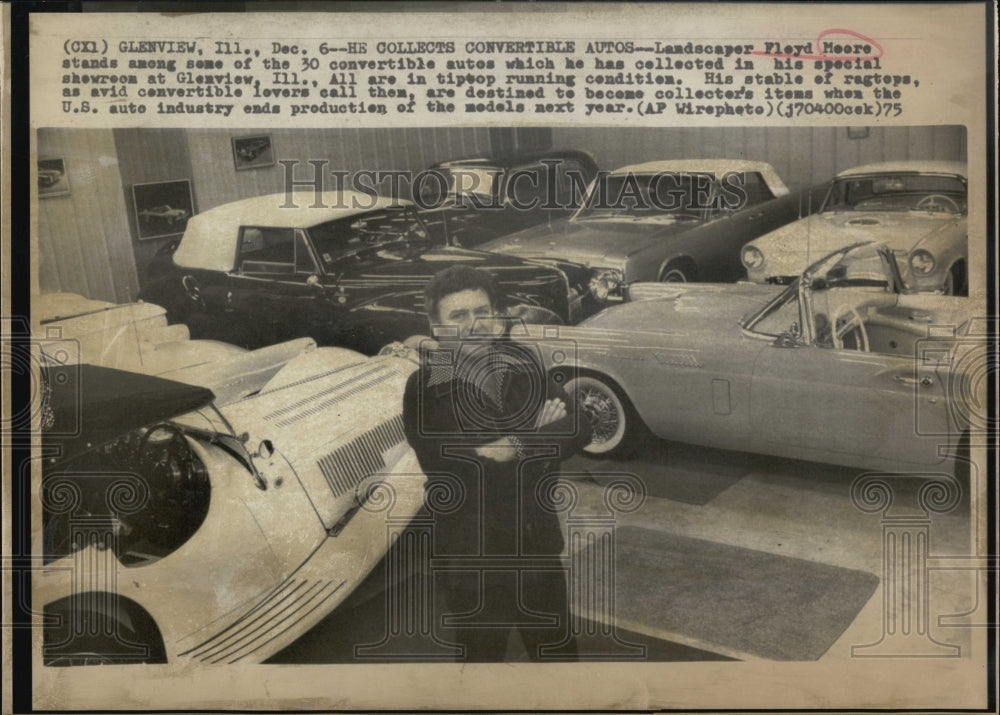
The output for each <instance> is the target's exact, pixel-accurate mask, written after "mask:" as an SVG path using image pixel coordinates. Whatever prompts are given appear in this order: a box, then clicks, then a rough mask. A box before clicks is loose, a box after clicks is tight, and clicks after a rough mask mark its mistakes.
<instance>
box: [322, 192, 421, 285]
mask: <svg viewBox="0 0 1000 715" xmlns="http://www.w3.org/2000/svg"><path fill="white" fill-rule="evenodd" d="M390 213H396V214H399V215H400V216H405V217H406V218H409V219H410V220H411V221H412V222H413V223H415V224H416V225H417V226H419V227H420V231H422V233H423V235H422V236H420V237H418V238H417V239H414V238H411V237H407V238H403V237H396V238H394V239H387V240H385V241H383V242H379V243H377V244H371V245H368V244H365V243H361V244H360V245H358V246H356V247H354V248H352V249H350V250H346V251H344V252H342V253H338V254H336V255H334V256H333V257H332V258H331V260H330V262H329V263H327V261H326V260H325V259H324V257H323V252H322V250H321V249H320V245H319V243H318V241H317V237H316V235H315V234H314V233H313V231H314V230H315V229H316V228H318V227H320V226H328V225H330V224H343V225H346V226H347V227H350V225H351V224H352V223H354V222H355V221H358V220H360V219H363V218H365V217H368V216H376V215H388V214H390ZM302 231H303V233H304V234H305V237H306V241H307V243H308V245H309V247H310V249H311V250H312V255H313V258H314V260H315V262H316V263H317V265H318V267H319V270H320V273H321V275H328V276H336V275H339V274H341V273H343V272H344V271H342V270H338V266H339V265H340V264H341V263H343V262H344V261H345V260H347V259H350V258H352V257H357V256H361V255H362V254H377V253H378V252H379V251H384V250H386V249H387V248H390V247H393V246H397V247H398V246H400V245H406V246H410V247H413V248H417V247H423V250H428V249H430V248H432V247H433V246H434V238H433V236H432V235H431V232H430V231H429V230H428V228H427V224H426V223H424V220H423V219H422V218H421V217H420V213H419V212H418V211H416V210H415V209H414V208H413V207H412V206H408V205H407V206H388V207H383V208H378V209H372V210H370V211H364V212H362V213H357V214H353V215H351V216H345V217H342V218H336V219H331V220H329V221H323V222H321V223H317V224H313V225H312V226H308V227H306V228H304V229H302ZM419 252H421V253H422V252H423V251H419ZM404 259H405V257H402V256H401V257H400V258H399V259H398V260H404ZM385 260H390V259H385Z"/></svg>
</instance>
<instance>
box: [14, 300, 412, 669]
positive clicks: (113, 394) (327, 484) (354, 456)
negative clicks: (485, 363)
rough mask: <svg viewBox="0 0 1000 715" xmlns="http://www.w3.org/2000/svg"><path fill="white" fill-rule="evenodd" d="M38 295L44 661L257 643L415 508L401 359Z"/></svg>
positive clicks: (37, 594) (248, 656) (243, 657)
mask: <svg viewBox="0 0 1000 715" xmlns="http://www.w3.org/2000/svg"><path fill="white" fill-rule="evenodd" d="M39 303H41V304H42V305H43V306H44V307H45V309H44V310H40V312H38V313H37V314H36V316H35V318H36V321H35V330H34V333H35V336H36V338H37V339H38V341H39V342H40V343H41V344H42V352H43V355H44V362H45V365H44V367H43V368H42V369H41V374H42V375H43V377H44V379H43V380H42V382H41V386H42V389H41V390H40V410H39V420H40V422H41V425H42V430H43V437H42V450H43V454H44V455H45V459H44V460H43V466H42V481H41V486H40V489H39V494H40V501H41V513H42V525H43V528H42V531H41V532H40V533H38V534H36V535H35V536H36V545H35V549H36V553H40V554H42V556H43V561H44V567H43V568H40V569H38V570H36V571H35V572H34V573H33V576H32V601H33V603H35V604H37V605H38V608H39V609H42V610H43V611H44V614H45V616H46V623H45V627H44V628H43V636H44V637H43V645H42V656H43V657H42V659H43V662H44V663H45V664H46V665H49V666H60V665H87V664H128V663H169V664H173V665H176V666H178V667H185V663H188V662H191V661H198V662H203V663H237V662H239V663H254V662H260V661H263V660H265V659H266V658H268V657H269V656H270V655H272V654H274V653H276V652H277V651H278V650H280V649H281V648H283V647H284V646H286V645H288V644H289V643H291V642H292V641H294V640H295V639H296V638H297V637H298V636H300V635H301V634H303V633H305V632H306V631H307V630H308V629H309V628H311V627H312V626H313V625H314V624H316V623H317V622H318V621H319V620H320V619H322V618H323V617H324V616H326V615H327V614H328V613H330V611H332V610H333V609H334V608H336V607H337V606H338V605H339V604H340V603H341V602H342V601H343V600H344V599H345V598H346V597H347V596H348V594H350V593H351V592H352V590H353V589H354V588H355V587H356V586H357V585H358V584H359V583H360V582H361V581H363V580H364V578H365V577H366V576H367V575H368V574H369V573H370V572H371V571H372V569H373V567H375V565H376V564H378V563H379V560H380V559H381V558H382V556H383V555H384V554H385V553H386V551H387V549H388V547H389V545H390V541H391V533H390V531H391V530H390V528H389V527H390V526H391V524H397V525H398V524H405V523H407V521H408V519H409V518H410V517H411V516H412V515H413V514H415V513H416V511H417V510H418V509H419V508H420V506H421V504H422V499H423V484H424V481H425V476H424V475H423V473H422V472H421V471H420V468H419V465H418V464H417V461H416V458H415V456H414V454H413V452H412V450H411V449H410V448H409V446H408V445H407V443H406V441H405V438H404V435H403V426H402V416H401V405H402V399H401V397H402V392H403V387H404V384H405V382H406V378H407V377H408V375H409V373H410V372H411V371H412V370H413V369H414V368H415V365H414V364H413V363H412V362H410V361H409V360H406V359H402V358H398V357H391V356H387V357H377V358H366V357H365V356H363V355H361V354H359V353H355V352H353V351H350V350H344V349H340V348H316V347H315V344H314V343H313V342H312V341H311V340H309V339H303V340H296V341H291V342H289V343H283V344H279V345H274V346H271V347H268V348H264V349H262V350H257V351H246V350H242V349H239V348H235V347H233V346H227V345H224V344H221V343H215V342H212V341H198V340H189V339H187V331H186V328H184V327H183V326H167V325H166V319H165V317H164V311H163V309H162V308H159V307H158V306H153V305H148V304H131V305H126V306H114V305H111V304H106V303H101V302H99V301H84V300H82V299H79V297H73V296H55V297H50V298H49V300H48V301H39ZM122 368H127V370H125V369H122ZM213 393H214V394H213Z"/></svg>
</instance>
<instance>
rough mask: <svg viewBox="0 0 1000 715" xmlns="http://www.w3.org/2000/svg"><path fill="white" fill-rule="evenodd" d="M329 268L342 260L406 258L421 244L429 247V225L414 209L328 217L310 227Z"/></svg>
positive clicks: (321, 255)
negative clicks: (423, 222) (427, 244)
mask: <svg viewBox="0 0 1000 715" xmlns="http://www.w3.org/2000/svg"><path fill="white" fill-rule="evenodd" d="M307 233H308V235H309V238H310V240H311V241H312V244H313V248H315V250H316V255H317V256H319V259H320V260H321V261H322V262H323V267H324V268H325V269H327V270H331V269H334V268H335V267H336V266H337V264H338V263H339V262H341V261H346V260H355V261H364V260H374V258H376V257H377V258H379V259H382V260H402V259H403V258H405V257H406V256H407V255H408V254H409V253H411V252H412V249H413V248H414V247H415V244H417V245H418V246H420V247H425V246H426V243H427V239H428V236H427V229H425V228H424V225H423V224H422V223H421V222H420V219H418V218H417V217H416V215H415V214H414V213H413V211H411V210H410V209H402V208H395V209H384V210H379V211H370V212H368V213H365V214H361V215H360V216H350V217H347V218H342V219H336V220H334V221H327V222H325V223H321V224H317V225H316V226H313V227H311V228H309V229H308V230H307Z"/></svg>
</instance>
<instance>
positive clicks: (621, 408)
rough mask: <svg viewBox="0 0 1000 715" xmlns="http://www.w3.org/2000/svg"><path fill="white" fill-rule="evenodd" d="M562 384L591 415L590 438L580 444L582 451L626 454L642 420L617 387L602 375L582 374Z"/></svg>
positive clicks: (598, 455)
mask: <svg viewBox="0 0 1000 715" xmlns="http://www.w3.org/2000/svg"><path fill="white" fill-rule="evenodd" d="M565 387H566V392H567V393H569V394H570V395H574V394H575V398H576V400H577V402H578V404H579V405H580V407H581V408H582V409H583V410H584V411H585V412H586V413H589V416H591V417H592V420H591V424H592V426H593V429H594V433H595V434H594V439H593V440H592V441H591V442H590V444H588V445H586V446H584V448H583V451H584V453H585V454H587V455H589V456H591V457H611V456H623V455H626V454H628V453H629V452H630V451H631V449H632V448H633V447H634V445H635V439H634V438H635V436H636V432H638V431H639V430H641V429H642V421H641V420H640V419H639V415H638V414H637V413H636V411H635V408H633V407H632V403H631V402H629V400H628V398H627V397H625V395H624V394H623V393H622V391H621V390H620V389H619V388H618V386H617V385H615V384H614V383H613V382H612V381H611V380H609V379H608V378H606V377H604V376H603V375H596V374H584V375H579V376H578V377H575V378H573V379H572V380H570V381H568V382H567V383H566V386H565Z"/></svg>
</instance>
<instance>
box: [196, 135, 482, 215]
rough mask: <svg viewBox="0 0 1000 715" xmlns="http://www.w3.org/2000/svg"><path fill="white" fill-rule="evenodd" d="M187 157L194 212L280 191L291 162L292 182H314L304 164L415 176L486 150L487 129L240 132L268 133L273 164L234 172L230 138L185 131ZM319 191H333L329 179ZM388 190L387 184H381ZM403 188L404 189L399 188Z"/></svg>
mask: <svg viewBox="0 0 1000 715" xmlns="http://www.w3.org/2000/svg"><path fill="white" fill-rule="evenodd" d="M186 134H187V142H188V153H189V155H190V156H191V157H192V173H193V176H194V185H195V192H196V193H197V195H198V197H197V203H198V208H199V210H202V211H204V210H206V209H209V208H211V207H213V206H218V205H219V204H224V203H228V202H230V201H236V200H237V199H244V198H247V197H248V196H260V195H262V194H271V193H278V192H281V191H284V190H285V168H284V167H283V166H282V165H281V164H278V163H277V162H278V161H283V160H284V161H295V162H296V165H295V166H294V178H295V180H296V181H308V180H310V179H312V177H313V167H312V166H311V165H310V164H309V163H308V162H309V161H318V160H322V161H326V162H327V165H326V166H327V170H328V171H347V172H350V173H351V174H353V173H354V172H357V171H361V170H368V171H388V170H398V171H412V172H418V171H420V170H421V169H426V168H427V167H428V166H430V165H431V164H434V163H435V162H438V161H443V160H445V159H453V158H456V157H461V156H467V155H475V154H483V153H488V152H489V151H490V134H489V130H488V129H466V128H458V129H448V128H442V129H382V130H376V129H310V130H305V131H302V130H298V131H294V130H270V131H268V130H262V131H245V132H239V134H236V136H253V135H256V134H270V135H271V147H272V152H273V154H274V157H275V160H276V163H275V165H274V166H269V167H262V168H259V169H246V170H243V171H235V170H234V168H233V150H232V144H231V141H230V140H231V138H232V137H233V136H234V133H233V132H231V131H220V130H190V131H188V132H187V133H186ZM325 178H326V180H328V181H329V183H327V182H326V181H325V182H324V186H328V187H329V188H331V189H332V188H335V186H334V184H333V180H332V179H331V178H330V177H329V175H327V177H325ZM384 188H385V190H389V188H390V184H389V182H386V183H385V184H384ZM404 188H406V187H405V186H404Z"/></svg>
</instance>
